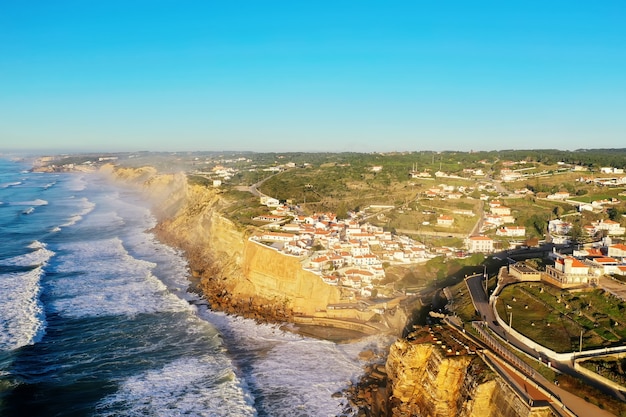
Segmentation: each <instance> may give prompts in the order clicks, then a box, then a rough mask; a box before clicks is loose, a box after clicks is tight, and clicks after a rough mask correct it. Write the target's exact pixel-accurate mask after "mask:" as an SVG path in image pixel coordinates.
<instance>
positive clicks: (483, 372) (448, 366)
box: [351, 339, 554, 417]
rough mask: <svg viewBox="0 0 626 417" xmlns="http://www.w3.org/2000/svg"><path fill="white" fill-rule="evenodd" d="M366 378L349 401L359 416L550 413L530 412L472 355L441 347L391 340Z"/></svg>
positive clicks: (536, 416)
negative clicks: (383, 358)
mask: <svg viewBox="0 0 626 417" xmlns="http://www.w3.org/2000/svg"><path fill="white" fill-rule="evenodd" d="M376 375H378V376H377V377H376ZM373 376H374V378H373ZM366 379H367V381H366V382H365V383H361V384H360V386H359V387H358V388H356V391H357V392H354V393H352V395H351V397H352V398H355V399H356V400H354V402H355V407H356V408H358V409H359V410H360V414H359V415H369V416H383V417H387V416H389V417H396V416H397V417H400V416H420V417H548V416H553V415H554V414H553V413H552V411H551V410H550V409H548V408H530V407H529V406H528V405H527V404H526V403H524V402H523V401H522V400H521V399H520V398H519V397H518V396H517V395H516V394H515V393H514V391H513V390H512V389H511V388H510V387H509V386H508V385H507V384H506V383H505V382H504V380H503V379H502V378H501V377H499V376H498V375H497V374H495V373H494V372H492V371H491V369H490V368H489V367H487V365H485V363H484V362H483V361H482V359H480V357H478V356H477V355H449V354H446V352H445V351H444V350H442V348H441V346H439V345H436V344H432V343H415V342H411V341H408V340H406V339H400V340H398V341H396V342H395V343H394V344H393V345H392V346H391V347H390V350H389V355H388V357H387V361H386V363H385V365H384V367H381V366H379V367H377V368H374V369H373V370H370V372H368V374H367V376H366ZM364 410H367V411H364Z"/></svg>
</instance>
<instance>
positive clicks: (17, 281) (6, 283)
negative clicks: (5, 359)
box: [0, 267, 45, 350]
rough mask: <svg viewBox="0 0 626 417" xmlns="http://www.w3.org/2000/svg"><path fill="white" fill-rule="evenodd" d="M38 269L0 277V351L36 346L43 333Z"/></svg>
mask: <svg viewBox="0 0 626 417" xmlns="http://www.w3.org/2000/svg"><path fill="white" fill-rule="evenodd" d="M42 274H43V270H42V268H41V267H38V268H35V269H33V270H30V271H28V272H19V273H9V274H3V275H1V276H0V297H1V298H2V302H1V303H0V318H1V319H0V350H10V349H17V348H19V347H21V346H25V345H28V344H33V343H36V342H37V341H39V340H40V339H41V337H42V336H43V333H44V330H45V316H44V313H43V308H42V305H41V302H40V301H39V294H40V292H41V287H40V279H41V276H42Z"/></svg>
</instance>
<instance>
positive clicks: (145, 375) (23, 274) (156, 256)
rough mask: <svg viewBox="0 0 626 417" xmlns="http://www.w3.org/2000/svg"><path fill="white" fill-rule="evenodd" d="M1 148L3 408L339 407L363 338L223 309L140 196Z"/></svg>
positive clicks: (279, 412)
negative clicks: (348, 339)
mask: <svg viewBox="0 0 626 417" xmlns="http://www.w3.org/2000/svg"><path fill="white" fill-rule="evenodd" d="M29 168H30V166H29V165H27V164H25V163H22V162H13V161H8V160H2V159H0V202H1V203H0V241H1V246H0V415H2V416H179V415H190V416H254V415H258V416H333V415H337V414H340V413H341V411H342V409H343V403H344V402H345V399H343V398H341V397H336V396H333V394H334V393H335V392H337V391H341V390H342V389H343V388H345V387H346V386H347V384H348V383H349V382H350V381H354V380H356V378H357V377H358V375H359V373H360V372H361V365H362V364H361V363H359V361H358V360H357V359H356V358H357V355H358V352H359V351H360V350H362V349H364V348H367V347H370V345H371V346H372V347H374V348H379V347H380V345H381V344H384V343H386V342H387V341H386V340H382V341H381V340H378V339H376V340H373V339H372V340H364V341H362V342H359V343H355V344H350V345H337V344H334V343H331V342H326V341H319V340H315V339H308V338H303V337H301V336H298V335H295V334H291V333H283V332H281V331H280V330H278V329H277V328H275V327H273V326H265V325H263V326H259V325H257V324H255V323H254V322H252V321H249V320H244V319H239V318H233V317H228V316H225V315H223V314H220V313H214V312H211V311H209V310H207V309H206V307H204V306H197V305H196V304H197V303H196V301H198V297H197V296H196V295H194V294H192V293H189V292H188V291H187V290H188V286H189V281H188V276H189V275H188V270H187V265H186V262H185V260H184V258H183V257H182V256H181V254H180V253H177V252H176V251H174V250H173V249H171V248H169V247H167V246H164V245H162V244H160V243H159V242H157V241H156V240H155V239H154V237H153V236H152V235H151V234H150V233H149V232H147V231H148V230H149V229H150V228H152V227H153V226H154V224H155V220H154V218H153V217H152V215H151V213H150V211H149V209H148V208H147V206H146V204H145V202H142V201H141V200H140V199H139V197H138V196H136V195H135V193H133V192H132V191H130V190H125V189H122V188H120V187H119V186H117V185H116V184H112V183H111V182H110V181H109V180H108V179H107V178H105V177H102V176H99V175H97V174H83V173H68V174H40V173H31V172H28V171H27V170H28V169H29Z"/></svg>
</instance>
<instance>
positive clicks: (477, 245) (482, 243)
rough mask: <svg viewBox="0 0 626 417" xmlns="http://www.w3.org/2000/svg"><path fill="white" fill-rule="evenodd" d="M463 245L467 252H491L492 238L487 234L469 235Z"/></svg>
mask: <svg viewBox="0 0 626 417" xmlns="http://www.w3.org/2000/svg"><path fill="white" fill-rule="evenodd" d="M465 245H466V246H467V250H468V252H472V253H475V252H482V253H491V252H493V239H491V238H490V237H487V236H483V235H479V236H470V237H469V238H467V239H466V241H465Z"/></svg>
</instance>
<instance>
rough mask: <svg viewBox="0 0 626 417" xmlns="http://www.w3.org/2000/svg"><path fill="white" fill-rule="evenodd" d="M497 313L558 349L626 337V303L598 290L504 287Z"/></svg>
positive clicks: (595, 345)
mask: <svg viewBox="0 0 626 417" xmlns="http://www.w3.org/2000/svg"><path fill="white" fill-rule="evenodd" d="M497 309H498V314H499V315H500V317H502V319H503V320H505V321H507V322H508V321H509V320H510V318H511V316H510V315H511V314H512V315H513V320H512V324H513V328H514V329H515V330H517V331H519V332H520V333H522V334H523V335H525V336H527V337H529V338H530V339H533V340H534V341H536V342H537V343H539V344H541V345H543V346H546V347H548V348H550V349H552V350H554V351H557V352H570V351H574V350H578V349H579V348H580V335H581V332H582V336H583V344H582V348H583V349H584V350H587V349H594V348H601V347H607V346H612V345H614V344H617V343H619V342H621V341H623V340H626V325H625V324H626V323H624V321H626V320H625V318H626V316H625V314H626V313H625V311H626V303H624V302H622V301H620V300H619V299H617V298H615V297H613V296H612V295H610V294H608V293H604V292H603V291H601V290H593V291H588V292H577V293H574V292H568V291H561V290H559V289H557V288H554V287H550V286H547V285H544V284H538V283H532V284H530V283H523V284H515V285H510V286H508V287H506V288H505V289H504V290H503V291H502V293H501V295H500V297H499V300H498V304H497Z"/></svg>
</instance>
